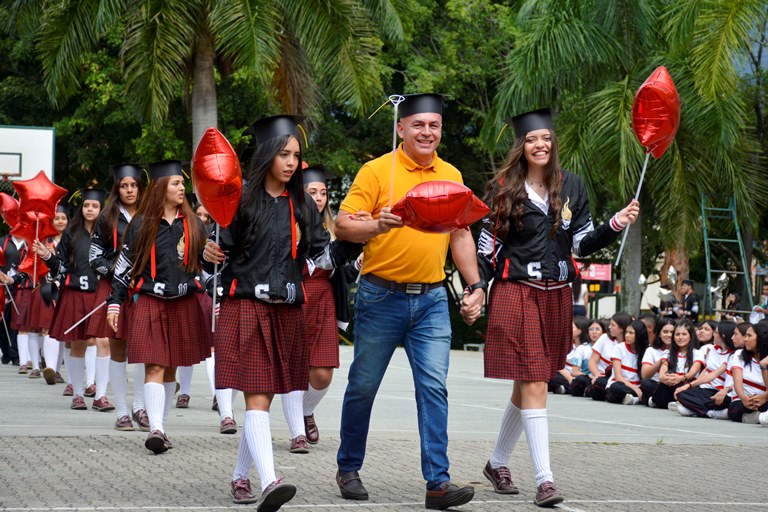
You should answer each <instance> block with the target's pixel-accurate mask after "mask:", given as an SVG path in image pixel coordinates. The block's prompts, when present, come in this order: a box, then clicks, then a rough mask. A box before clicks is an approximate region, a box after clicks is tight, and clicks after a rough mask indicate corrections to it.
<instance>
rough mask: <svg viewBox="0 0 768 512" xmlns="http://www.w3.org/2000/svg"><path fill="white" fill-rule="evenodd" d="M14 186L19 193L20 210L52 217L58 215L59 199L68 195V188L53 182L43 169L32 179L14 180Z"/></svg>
mask: <svg viewBox="0 0 768 512" xmlns="http://www.w3.org/2000/svg"><path fill="white" fill-rule="evenodd" d="M13 188H15V189H16V193H17V194H19V211H20V212H39V213H44V214H46V215H48V216H49V217H51V218H53V217H55V216H56V206H57V205H58V204H59V201H61V200H62V199H63V198H64V197H65V196H66V195H67V189H65V188H62V187H60V186H58V185H56V184H55V183H53V182H52V181H51V180H49V179H48V176H46V175H45V173H44V172H43V171H40V172H38V173H37V175H36V176H35V177H34V178H32V179H30V180H19V181H14V182H13Z"/></svg>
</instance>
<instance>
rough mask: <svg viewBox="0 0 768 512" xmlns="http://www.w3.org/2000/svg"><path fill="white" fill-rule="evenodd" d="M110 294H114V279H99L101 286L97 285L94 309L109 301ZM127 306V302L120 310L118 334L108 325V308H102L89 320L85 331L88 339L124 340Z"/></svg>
mask: <svg viewBox="0 0 768 512" xmlns="http://www.w3.org/2000/svg"><path fill="white" fill-rule="evenodd" d="M110 293H112V278H110V277H103V276H102V278H101V279H99V284H98V285H96V293H95V296H94V298H93V307H96V306H98V305H99V304H101V303H102V302H104V301H105V300H107V297H109V294H110ZM126 304H127V302H126V303H124V304H123V307H121V308H120V318H119V319H118V321H117V332H115V331H113V330H112V328H111V327H110V326H108V325H107V306H102V307H101V308H99V310H98V311H96V312H95V313H94V314H92V315H91V317H90V318H89V319H88V327H87V328H86V330H85V331H86V333H88V337H89V338H90V337H93V338H112V339H113V340H122V339H123V337H124V336H125V332H124V328H125V323H126V321H127V317H126V309H127V308H126V307H125V306H126Z"/></svg>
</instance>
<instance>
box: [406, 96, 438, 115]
mask: <svg viewBox="0 0 768 512" xmlns="http://www.w3.org/2000/svg"><path fill="white" fill-rule="evenodd" d="M398 108H399V112H398V113H399V116H400V118H401V119H402V118H403V117H408V116H412V115H414V114H424V113H434V114H440V115H442V114H443V95H442V94H431V93H424V94H406V95H405V96H403V101H402V102H400V105H399V107H398Z"/></svg>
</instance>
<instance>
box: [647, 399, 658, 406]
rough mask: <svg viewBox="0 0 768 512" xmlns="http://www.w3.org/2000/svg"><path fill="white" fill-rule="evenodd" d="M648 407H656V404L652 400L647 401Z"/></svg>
mask: <svg viewBox="0 0 768 512" xmlns="http://www.w3.org/2000/svg"><path fill="white" fill-rule="evenodd" d="M648 407H656V404H655V403H654V401H653V398H649V399H648Z"/></svg>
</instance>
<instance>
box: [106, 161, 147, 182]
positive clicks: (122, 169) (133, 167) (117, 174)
mask: <svg viewBox="0 0 768 512" xmlns="http://www.w3.org/2000/svg"><path fill="white" fill-rule="evenodd" d="M109 171H110V172H111V173H112V177H113V178H114V179H115V182H116V183H120V180H122V179H123V178H134V179H135V180H136V181H139V180H140V179H141V166H140V165H139V164H112V165H110V166H109Z"/></svg>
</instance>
